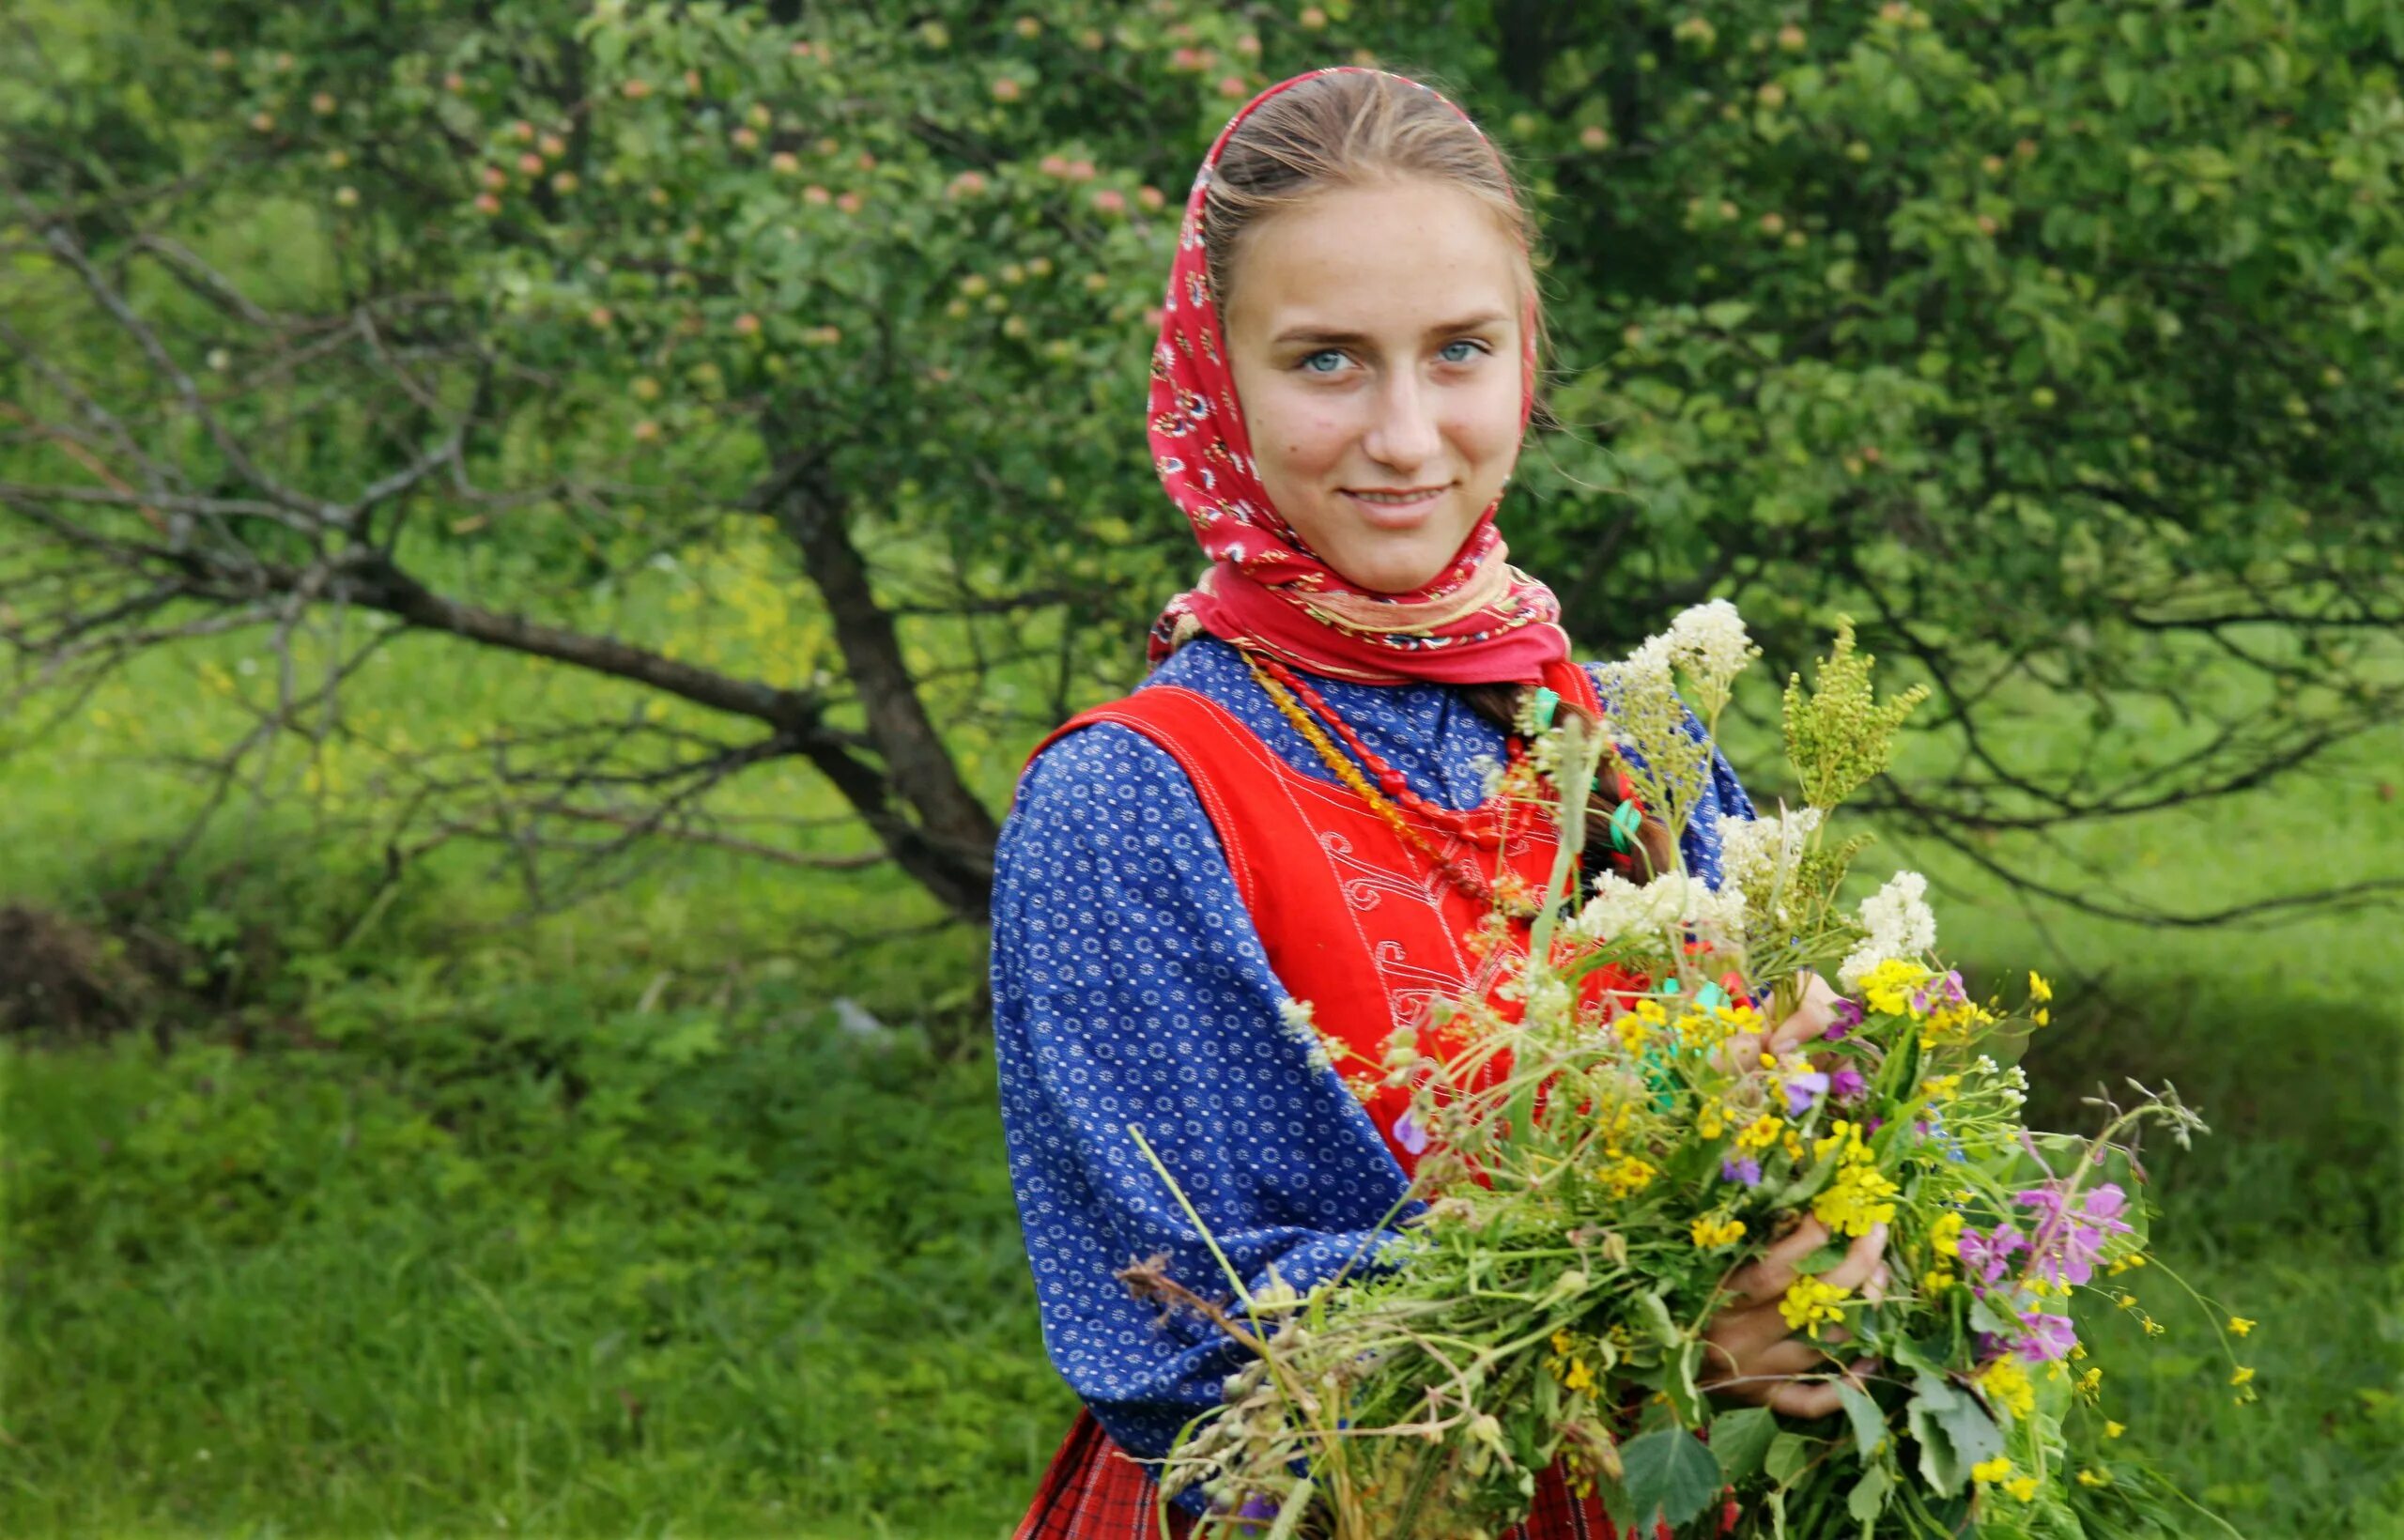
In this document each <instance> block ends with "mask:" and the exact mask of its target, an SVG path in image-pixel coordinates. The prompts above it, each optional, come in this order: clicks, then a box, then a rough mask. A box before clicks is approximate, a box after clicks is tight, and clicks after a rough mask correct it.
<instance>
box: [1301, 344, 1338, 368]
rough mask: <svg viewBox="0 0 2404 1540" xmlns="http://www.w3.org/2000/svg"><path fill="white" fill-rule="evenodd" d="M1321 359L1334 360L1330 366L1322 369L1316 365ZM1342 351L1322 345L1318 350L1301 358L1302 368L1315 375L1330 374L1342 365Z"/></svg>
mask: <svg viewBox="0 0 2404 1540" xmlns="http://www.w3.org/2000/svg"><path fill="white" fill-rule="evenodd" d="M1321 359H1333V360H1334V361H1335V362H1334V363H1333V365H1331V366H1330V367H1328V368H1325V369H1322V368H1320V367H1318V362H1319V361H1320V360H1321ZM1343 365H1344V355H1343V353H1342V352H1340V351H1338V350H1337V349H1335V348H1333V347H1323V348H1321V349H1319V350H1318V352H1316V353H1313V354H1312V355H1311V356H1310V357H1308V358H1306V359H1304V360H1302V368H1303V369H1305V370H1306V371H1308V372H1309V373H1311V374H1315V375H1332V374H1333V373H1335V371H1336V370H1337V369H1339V368H1341V367H1343Z"/></svg>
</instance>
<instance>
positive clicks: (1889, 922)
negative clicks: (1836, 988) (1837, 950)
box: [1837, 871, 1936, 990]
mask: <svg viewBox="0 0 2404 1540" xmlns="http://www.w3.org/2000/svg"><path fill="white" fill-rule="evenodd" d="M1927 896H1928V879H1927V878H1926V877H1923V876H1921V875H1920V874H1919V872H1917V871H1898V872H1896V873H1895V874H1894V875H1893V876H1892V877H1889V878H1888V879H1887V885H1886V886H1884V887H1882V888H1880V889H1879V890H1878V891H1877V892H1875V893H1872V894H1871V895H1870V897H1868V898H1866V899H1864V900H1862V901H1861V908H1860V911H1859V914H1858V916H1857V919H1858V923H1859V924H1860V926H1861V929H1862V931H1863V932H1865V933H1864V935H1863V937H1862V939H1861V944H1860V945H1859V946H1857V947H1854V949H1853V950H1852V951H1850V952H1848V953H1846V954H1845V960H1844V962H1842V963H1841V964H1840V965H1839V966H1838V968H1837V982H1838V983H1839V984H1840V985H1842V987H1843V988H1845V989H1846V990H1852V989H1854V988H1856V987H1857V986H1858V985H1859V984H1860V982H1861V979H1862V976H1863V975H1865V974H1867V973H1868V972H1869V971H1870V970H1871V969H1872V968H1874V967H1876V966H1877V965H1878V964H1879V963H1881V962H1887V961H1888V960H1889V959H1890V958H1898V957H1911V956H1914V955H1916V954H1918V953H1920V952H1924V951H1927V950H1928V949H1929V948H1930V947H1934V946H1935V945H1936V914H1935V912H1934V910H1932V909H1930V908H1929V906H1928V903H1927Z"/></svg>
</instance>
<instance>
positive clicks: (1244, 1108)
mask: <svg viewBox="0 0 2404 1540" xmlns="http://www.w3.org/2000/svg"><path fill="white" fill-rule="evenodd" d="M993 955H994V1033H995V1056H996V1061H997V1068H998V1070H999V1072H1000V1079H1001V1094H1002V1115H1003V1127H1004V1132H1005V1135H1006V1138H1007V1141H1008V1146H1009V1160H1010V1169H1011V1176H1012V1185H1013V1187H1014V1188H1015V1190H1016V1193H1017V1196H1018V1205H1019V1214H1020V1219H1021V1221H1022V1223H1023V1224H1024V1226H1025V1237H1026V1246H1027V1255H1028V1260H1029V1263H1030V1265H1031V1266H1032V1268H1033V1270H1034V1274H1035V1284H1036V1294H1037V1302H1038V1305H1039V1308H1040V1313H1041V1317H1042V1327H1043V1338H1044V1346H1045V1347H1046V1349H1047V1350H1048V1351H1049V1353H1050V1355H1051V1358H1052V1362H1053V1363H1054V1364H1055V1365H1056V1367H1057V1368H1058V1369H1059V1371H1060V1373H1061V1374H1062V1376H1063V1377H1064V1378H1066V1379H1067V1380H1068V1382H1069V1384H1070V1386H1071V1388H1072V1389H1074V1390H1075V1391H1076V1393H1077V1394H1078V1395H1079V1396H1080V1397H1082V1398H1083V1399H1084V1401H1085V1402H1086V1405H1087V1406H1088V1407H1090V1408H1091V1409H1093V1412H1094V1415H1095V1417H1096V1419H1097V1420H1098V1421H1100V1422H1101V1424H1102V1428H1103V1430H1104V1431H1105V1432H1107V1433H1109V1434H1110V1436H1111V1437H1112V1439H1113V1440H1116V1441H1117V1443H1118V1444H1119V1445H1120V1447H1121V1448H1123V1449H1125V1450H1126V1451H1127V1452H1128V1453H1130V1454H1132V1455H1137V1456H1138V1457H1146V1458H1153V1457H1158V1456H1159V1455H1163V1454H1164V1453H1165V1452H1166V1451H1167V1449H1168V1447H1169V1445H1170V1444H1171V1442H1172V1441H1173V1440H1174V1439H1175V1437H1176V1434H1177V1431H1178V1429H1179V1426H1180V1425H1182V1424H1184V1423H1185V1422H1186V1421H1187V1420H1188V1419H1189V1418H1191V1417H1192V1416H1194V1414H1195V1413H1196V1412H1199V1411H1201V1410H1203V1409H1206V1408H1208V1407H1210V1406H1212V1405H1215V1404H1216V1403H1217V1402H1218V1400H1219V1398H1220V1384H1221V1381H1222V1380H1223V1378H1225V1376H1226V1375H1228V1374H1230V1373H1232V1372H1233V1371H1234V1370H1235V1369H1236V1368H1237V1367H1239V1366H1240V1365H1241V1363H1242V1362H1243V1360H1244V1357H1245V1354H1244V1353H1243V1351H1242V1349H1241V1348H1240V1347H1236V1346H1235V1345H1234V1344H1233V1343H1232V1342H1230V1341H1229V1340H1227V1339H1226V1338H1225V1337H1224V1336H1223V1335H1221V1334H1220V1333H1219V1332H1218V1331H1217V1330H1216V1329H1215V1328H1214V1327H1211V1326H1210V1325H1209V1324H1208V1323H1207V1322H1202V1321H1198V1320H1194V1319H1190V1318H1183V1317H1172V1318H1170V1319H1168V1320H1166V1321H1164V1322H1163V1321H1162V1320H1161V1319H1160V1314H1159V1312H1158V1310H1157V1309H1156V1308H1155V1307H1153V1306H1151V1305H1149V1304H1146V1303H1143V1302H1140V1301H1137V1300H1135V1299H1134V1298H1133V1296H1131V1295H1130V1294H1129V1292H1128V1290H1127V1288H1126V1287H1125V1286H1123V1285H1121V1284H1119V1283H1118V1282H1117V1280H1116V1278H1115V1277H1114V1274H1115V1272H1116V1271H1117V1269H1119V1268H1120V1267H1122V1266H1124V1265H1125V1264H1126V1263H1127V1262H1128V1261H1130V1260H1131V1259H1134V1258H1142V1257H1148V1256H1150V1255H1154V1254H1160V1253H1164V1254H1166V1255H1167V1257H1168V1270H1169V1273H1170V1275H1171V1276H1172V1277H1174V1278H1176V1279H1178V1280H1179V1282H1181V1283H1183V1284H1184V1285H1185V1286H1187V1287H1189V1288H1192V1289H1193V1290H1194V1291H1195V1292H1196V1293H1199V1294H1203V1295H1206V1296H1211V1297H1219V1298H1224V1297H1225V1296H1226V1295H1227V1294H1229V1293H1230V1292H1231V1291H1230V1290H1229V1288H1228V1287H1227V1285H1226V1279H1225V1274H1224V1273H1222V1271H1221V1270H1220V1269H1219V1266H1218V1264H1217V1262H1216V1261H1215V1260H1214V1259H1213V1257H1212V1256H1211V1255H1210V1249H1209V1247H1208V1246H1207V1245H1206V1244H1205V1243H1204V1241H1203V1240H1202V1238H1201V1236H1200V1235H1199V1234H1198V1233H1197V1232H1196V1230H1195V1228H1194V1224H1193V1222H1192V1221H1191V1220H1190V1219H1188V1218H1187V1217H1186V1215H1185V1213H1184V1211H1183V1209H1181V1208H1180V1206H1179V1203H1178V1201H1177V1198H1176V1196H1175V1194H1174V1193H1172V1192H1171V1191H1170V1189H1169V1188H1168V1186H1167V1184H1166V1183H1164V1182H1163V1180H1162V1179H1161V1178H1160V1175H1159V1174H1158V1173H1157V1172H1155V1171H1154V1170H1153V1169H1152V1166H1151V1164H1150V1163H1149V1162H1148V1161H1147V1160H1146V1159H1145V1157H1144V1154H1143V1152H1142V1150H1141V1149H1140V1148H1139V1147H1137V1145H1136V1143H1135V1140H1134V1137H1133V1133H1132V1132H1131V1128H1133V1127H1140V1128H1141V1129H1142V1131H1143V1132H1144V1135H1145V1137H1146V1138H1147V1139H1148V1141H1149V1142H1150V1143H1151V1145H1152V1146H1153V1147H1154V1148H1155V1150H1156V1151H1157V1152H1158V1153H1159V1155H1160V1156H1161V1159H1162V1161H1163V1163H1165V1164H1166V1166H1167V1167H1168V1169H1169V1171H1170V1173H1171V1174H1172V1175H1173V1176H1174V1177H1175V1178H1176V1179H1177V1182H1178V1185H1179V1187H1180V1188H1182V1189H1183V1191H1184V1193H1185V1195H1186V1197H1187V1198H1188V1199H1189V1200H1190V1201H1191V1202H1192V1204H1193V1206H1194V1209H1195V1210H1196V1212H1198V1213H1199V1215H1200V1216H1201V1219H1202V1222H1203V1224H1205V1225H1207V1226H1208V1227H1209V1229H1210V1234H1211V1236H1212V1237H1214V1238H1215V1239H1216V1240H1217V1241H1218V1243H1219V1246H1220V1247H1221V1249H1222V1250H1224V1251H1225V1254H1226V1255H1227V1258H1228V1260H1229V1262H1230V1263H1231V1264H1232V1266H1233V1267H1234V1268H1235V1270H1237V1271H1238V1272H1240V1273H1241V1274H1242V1276H1243V1277H1244V1280H1245V1284H1246V1287H1247V1288H1256V1287H1258V1286H1262V1285H1264V1284H1266V1283H1267V1281H1268V1276H1267V1275H1268V1269H1269V1267H1270V1265H1271V1263H1274V1264H1275V1265H1276V1268H1277V1270H1278V1273H1279V1275H1280V1276H1282V1277H1283V1278H1284V1279H1285V1280H1286V1281H1287V1283H1289V1284H1291V1285H1293V1286H1295V1287H1296V1288H1298V1289H1300V1288H1307V1287H1309V1286H1311V1285H1312V1284H1314V1283H1317V1282H1318V1281H1320V1280H1322V1279H1324V1278H1326V1277H1329V1276H1332V1275H1333V1273H1335V1272H1336V1271H1337V1270H1340V1269H1342V1268H1343V1267H1344V1265H1345V1264H1346V1263H1347V1262H1348V1261H1351V1260H1354V1259H1355V1258H1362V1259H1364V1260H1365V1259H1366V1257H1367V1255H1369V1254H1371V1253H1373V1252H1374V1250H1375V1248H1376V1247H1377V1245H1378V1244H1379V1243H1380V1242H1381V1241H1382V1240H1386V1239H1390V1234H1391V1233H1390V1232H1385V1231H1381V1230H1380V1229H1379V1223H1380V1221H1382V1220H1384V1219H1385V1218H1386V1217H1387V1215H1388V1213H1389V1211H1390V1210H1392V1209H1394V1206H1395V1203H1396V1202H1397V1201H1398V1200H1399V1199H1400V1198H1401V1197H1402V1194H1403V1191H1404V1187H1405V1185H1406V1184H1405V1182H1404V1179H1403V1176H1402V1171H1401V1168H1400V1167H1399V1166H1398V1165H1396V1164H1395V1161H1394V1159H1393V1157H1392V1156H1391V1155H1390V1154H1388V1153H1387V1151H1386V1148H1385V1146H1384V1144H1383V1143H1382V1142H1381V1141H1380V1139H1379V1136H1378V1132H1377V1130H1376V1127H1375V1126H1374V1125H1373V1124H1372V1123H1371V1122H1370V1120H1369V1117H1368V1115H1367V1114H1366V1113H1365V1112H1364V1111H1363V1110H1362V1108H1361V1106H1360V1104H1359V1103H1358V1102H1357V1101H1354V1100H1353V1098H1352V1096H1351V1094H1350V1092H1349V1091H1348V1090H1347V1089H1346V1088H1345V1086H1344V1084H1343V1082H1342V1081H1341V1080H1340V1079H1339V1078H1338V1077H1337V1075H1336V1074H1335V1072H1334V1071H1333V1070H1332V1069H1329V1068H1328V1067H1327V1066H1326V1065H1325V1064H1324V1062H1319V1063H1316V1064H1315V1063H1314V1062H1313V1060H1312V1056H1311V1053H1310V1045H1309V1044H1308V1043H1306V1042H1305V1041H1304V1040H1302V1039H1301V1038H1299V1037H1298V1036H1296V1035H1294V1034H1292V1033H1290V1032H1288V1031H1287V1029H1286V1027H1285V1024H1284V1023H1283V1021H1282V1019H1281V1017H1280V1014H1279V1010H1278V1006H1279V1003H1280V1002H1281V1001H1282V1000H1283V999H1284V997H1285V992H1284V990H1283V989H1282V988H1281V987H1280V986H1279V984H1278V982H1277V979H1276V978H1275V976H1274V975H1273V974H1271V971H1270V968H1269V960H1268V957H1267V954H1266V953H1265V951H1264V950H1263V949H1262V947H1261V944H1260V939H1259V936H1258V934H1257V933H1256V932H1255V930H1254V928H1253V924H1252V920H1251V918H1250V916H1248V915H1247V914H1246V913H1245V911H1244V908H1243V906H1242V903H1241V900H1240V899H1239V897H1238V895H1237V891H1236V885H1235V879H1234V876H1233V875H1232V873H1230V872H1229V870H1227V864H1226V859H1225V855H1224V854H1223V853H1222V851H1221V848H1220V845H1219V842H1218V838H1217V835H1216V834H1215V833H1214V831H1213V830H1212V828H1211V826H1210V819H1209V816H1208V815H1207V814H1206V813H1205V812H1204V811H1203V809H1202V807H1201V804H1200V802H1199V800H1198V799H1196V797H1195V796H1194V791H1193V787H1192V785H1191V783H1189V782H1188V781H1187V780H1186V778H1185V776H1184V773H1183V772H1182V771H1181V770H1179V768H1178V766H1177V764H1176V762H1174V761H1173V760H1171V759H1169V757H1168V756H1167V755H1166V754H1164V753H1163V752H1162V751H1161V750H1160V749H1159V748H1157V747H1154V746H1153V745H1152V744H1151V743H1150V742H1149V741H1148V740H1146V739H1144V738H1143V737H1142V736H1141V735H1139V734H1137V733H1135V732H1133V731H1130V730H1128V729H1125V728H1120V727H1116V726H1111V725H1107V724H1105V725H1100V726H1095V727H1089V728H1086V729H1085V730H1084V731H1079V732H1076V733H1072V734H1071V735H1070V736H1069V737H1067V738H1065V739H1063V740H1061V741H1060V742H1059V743H1057V744H1056V745H1054V746H1053V747H1051V748H1050V749H1048V750H1046V751H1045V752H1044V754H1043V755H1042V756H1041V757H1040V759H1039V760H1038V761H1037V762H1036V764H1035V765H1034V766H1033V767H1032V768H1031V769H1030V771H1029V772H1028V775H1027V778H1026V779H1025V782H1024V783H1023V784H1022V785H1021V787H1020V791H1019V797H1018V802H1017V805H1016V807H1015V808H1014V809H1013V811H1012V813H1011V816H1010V818H1009V822H1008V824H1006V825H1005V827H1004V829H1003V833H1002V839H1001V843H1000V847H999V851H998V853H997V864H996V871H995V882H994V954H993ZM1409 1211H1410V1210H1405V1212H1409ZM1184 1499H1185V1501H1186V1506H1188V1507H1189V1509H1192V1508H1194V1506H1195V1505H1196V1504H1197V1503H1198V1501H1199V1494H1198V1493H1194V1492H1189V1493H1187V1494H1184Z"/></svg>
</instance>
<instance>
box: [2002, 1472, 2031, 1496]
mask: <svg viewBox="0 0 2404 1540" xmlns="http://www.w3.org/2000/svg"><path fill="white" fill-rule="evenodd" d="M2003 1489H2004V1490H2005V1491H2007V1492H2010V1493H2011V1495H2012V1496H2013V1497H2014V1498H2015V1499H2017V1500H2018V1501H2022V1502H2034V1501H2037V1478H2036V1477H2034V1476H2014V1477H2012V1478H2011V1480H2010V1481H2007V1482H2005V1483H2004V1484H2003Z"/></svg>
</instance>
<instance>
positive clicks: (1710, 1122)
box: [1694, 1097, 1728, 1139]
mask: <svg viewBox="0 0 2404 1540" xmlns="http://www.w3.org/2000/svg"><path fill="white" fill-rule="evenodd" d="M1694 1131H1695V1132H1696V1133H1697V1134H1699V1135H1701V1136H1702V1137H1703V1138H1705V1139H1717V1138H1718V1137H1719V1136H1720V1135H1721V1134H1723V1133H1725V1132H1728V1109H1727V1108H1726V1107H1724V1106H1721V1105H1720V1104H1719V1101H1718V1098H1716V1097H1715V1098H1713V1099H1712V1100H1711V1101H1706V1102H1704V1103H1703V1110H1702V1111H1701V1112H1699V1113H1697V1114H1695V1118H1694Z"/></svg>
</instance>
